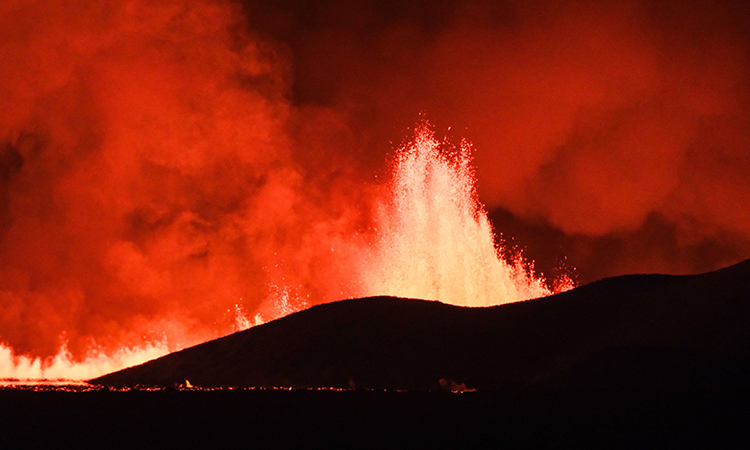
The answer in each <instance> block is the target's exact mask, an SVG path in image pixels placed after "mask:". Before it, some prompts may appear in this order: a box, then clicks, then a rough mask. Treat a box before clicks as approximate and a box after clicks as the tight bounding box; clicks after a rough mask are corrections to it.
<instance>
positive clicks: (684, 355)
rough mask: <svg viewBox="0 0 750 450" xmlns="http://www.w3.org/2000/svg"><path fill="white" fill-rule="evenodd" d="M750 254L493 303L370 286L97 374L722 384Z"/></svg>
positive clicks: (748, 326)
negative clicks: (674, 272)
mask: <svg viewBox="0 0 750 450" xmlns="http://www.w3.org/2000/svg"><path fill="white" fill-rule="evenodd" d="M748 361H750V260H747V261H744V262H742V263H739V264H737V265H734V266H731V267H727V268H725V269H722V270H718V271H716V272H710V273H705V274H700V275H687V276H670V275H627V276H621V277H615V278H608V279H604V280H601V281H598V282H595V283H592V284H589V285H586V286H582V287H579V288H576V289H574V290H571V291H568V292H564V293H561V294H557V295H554V296H550V297H545V298H540V299H535V300H529V301H525V302H519V303H512V304H506V305H501V306H495V307H490V308H464V307H457V306H451V305H446V304H443V303H439V302H435V301H425V300H413V299H402V298H393V297H371V298H363V299H353V300H344V301H340V302H335V303H329V304H325V305H319V306H314V307H312V308H310V309H308V310H305V311H301V312H298V313H295V314H292V315H290V316H287V317H284V318H282V319H279V320H276V321H274V322H270V323H268V324H265V325H262V326H258V327H254V328H251V329H248V330H245V331H242V332H238V333H235V334H232V335H229V336H226V337H223V338H220V339H216V340H213V341H209V342H206V343H203V344H200V345H197V346H195V347H191V348H188V349H185V350H182V351H179V352H175V353H172V354H169V355H167V356H164V357H162V358H159V359H156V360H153V361H150V362H147V363H145V364H142V365H140V366H135V367H132V368H128V369H124V370H121V371H118V372H114V373H111V374H108V375H105V376H102V377H100V378H97V379H94V380H91V381H90V382H91V383H93V384H100V385H106V386H135V385H142V386H162V387H169V386H174V385H177V384H181V383H183V382H184V381H185V380H186V379H187V380H189V381H190V383H192V384H193V385H195V386H201V387H221V386H234V387H261V386H265V387H296V388H316V387H334V388H352V387H357V388H370V389H407V390H434V389H440V388H441V380H442V386H443V387H445V386H451V385H453V386H454V388H455V387H457V386H460V384H464V385H465V386H466V387H467V388H473V389H480V390H487V389H495V390H498V389H522V390H523V389H535V388H537V387H539V386H547V387H562V388H565V387H570V386H573V387H576V388H577V389H580V388H585V389H588V388H591V389H606V390H611V389H616V390H619V391H620V392H622V393H624V394H627V392H628V391H631V390H632V391H639V392H640V391H643V390H649V389H656V390H665V389H666V390H669V389H693V388H701V389H704V388H711V387H713V386H719V387H721V386H727V385H734V384H737V383H745V380H747V379H748V374H750V369H749V368H750V364H749V363H748Z"/></svg>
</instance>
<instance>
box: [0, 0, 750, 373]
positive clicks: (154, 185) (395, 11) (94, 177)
mask: <svg viewBox="0 0 750 450" xmlns="http://www.w3.org/2000/svg"><path fill="white" fill-rule="evenodd" d="M530 5H531V6H530ZM748 23H750V12H749V11H748V8H747V7H746V6H745V5H743V4H742V3H740V2H708V1H705V2H703V1H694V2H675V3H673V4H669V3H664V2H658V3H657V2H646V1H613V2H589V1H580V2H565V4H564V5H561V4H560V3H559V2H532V3H531V4H529V3H528V2H513V1H511V2H481V1H478V2H473V1H446V2H442V3H439V4H438V3H435V2H424V3H421V2H414V3H409V4H406V5H404V4H403V3H402V2H393V3H389V2H368V1H358V2H357V1H354V2H353V1H327V2H316V3H315V4H314V5H310V4H308V3H307V2H286V3H285V4H284V5H283V6H278V2H263V1H247V2H244V3H240V2H232V1H228V0H227V1H222V0H216V1H209V0H204V1H199V0H195V1H188V0H186V1H177V0H163V1H157V2H146V1H125V0H123V1H117V0H112V1H108V2H99V3H96V5H92V4H91V3H90V2H83V1H68V2H57V1H47V2H43V1H42V2H35V1H22V0H10V1H5V2H3V3H2V5H0V61H2V62H0V99H2V105H3V107H2V108H0V339H1V340H2V341H3V342H5V343H7V344H9V345H10V346H12V347H13V348H14V349H15V350H16V351H17V352H20V353H27V354H30V355H33V356H49V355H53V354H55V353H57V351H58V350H59V348H60V345H61V344H62V343H63V342H65V341H67V342H68V345H69V347H70V350H71V352H72V353H73V355H74V356H75V357H78V358H82V357H83V356H84V355H85V354H86V352H87V351H88V350H89V349H90V348H91V347H92V346H93V345H97V346H100V347H102V348H103V349H105V350H107V349H110V350H113V349H116V348H119V347H121V346H128V345H140V344H142V343H144V342H161V341H162V340H163V339H164V337H165V336H166V338H167V342H168V343H169V345H171V346H172V348H175V347H179V346H183V345H186V344H188V343H192V342H196V341H197V340H200V339H205V338H209V337H214V336H217V335H219V334H223V333H226V332H228V331H229V330H231V326H232V324H233V313H234V311H235V304H240V305H241V306H242V308H243V309H244V310H245V311H247V312H248V314H249V315H250V316H253V315H254V314H255V313H257V312H261V313H266V314H267V310H266V308H268V307H269V306H268V304H267V302H268V299H269V296H271V295H272V294H273V293H274V292H277V291H278V289H281V290H282V291H284V290H286V291H285V292H288V293H289V294H290V295H291V299H292V301H293V302H294V301H295V300H294V299H295V298H296V297H295V296H298V297H299V300H298V301H302V300H304V301H307V302H320V301H324V300H335V299H338V298H341V297H346V296H350V295H361V294H376V293H369V292H361V286H359V285H358V273H359V272H358V267H359V265H360V264H362V257H361V254H360V253H359V249H360V248H361V245H363V243H364V242H367V241H368V240H370V239H371V236H370V234H369V233H370V232H371V224H372V220H373V219H372V217H371V214H372V209H371V208H372V205H373V202H374V201H375V200H376V199H378V198H379V194H378V190H379V189H380V188H379V187H378V185H379V182H380V179H376V177H381V178H382V175H383V173H384V172H383V163H384V161H385V159H386V155H387V154H388V153H389V152H392V151H393V147H394V144H392V143H396V144H398V143H399V142H400V141H401V140H402V139H403V138H404V135H405V133H404V130H405V128H406V127H408V126H411V125H413V123H414V122H415V120H416V118H417V115H418V113H419V112H420V111H426V112H427V114H428V116H429V117H430V118H431V120H432V121H433V122H434V123H436V124H437V125H438V126H439V127H443V128H446V127H449V126H452V127H453V130H456V131H455V134H456V135H458V136H462V137H466V138H468V139H469V140H470V141H472V142H473V143H474V146H475V149H476V151H475V163H476V165H477V178H478V183H479V186H478V188H479V196H480V198H481V199H482V201H483V202H485V203H486V204H487V209H488V210H493V209H496V208H497V211H499V212H500V213H503V214H505V215H506V216H504V217H510V219H507V221H506V222H507V224H509V225H514V226H515V228H514V230H516V231H518V232H517V236H518V238H519V241H520V242H519V243H520V244H521V245H526V244H527V245H529V254H533V253H534V252H536V254H538V255H539V257H540V259H542V260H543V259H545V258H547V259H551V260H553V261H552V263H550V264H549V266H552V265H553V264H554V259H555V258H557V257H558V256H559V255H560V248H563V250H564V251H563V252H562V253H563V254H568V255H569V256H570V260H569V262H570V263H571V264H572V265H576V266H578V267H579V274H580V275H581V277H582V279H584V280H589V279H591V278H596V277H598V276H604V275H615V274H619V273H625V272H636V271H638V272H648V271H665V272H684V271H692V270H709V269H712V268H716V267H718V266H720V265H724V264H728V263H730V262H734V261H736V260H737V259H739V258H741V257H747V256H748V255H749V254H750V216H749V214H750V210H748V208H746V207H745V205H747V204H749V203H750V172H748V169H747V168H748V167H750V152H748V149H749V148H750V126H748V125H750V124H749V123H748V120H749V119H748V117H750V114H748V113H750V96H749V95H748V94H749V93H750V86H749V85H748V83H749V82H748V80H750V66H749V61H748V55H750V41H748V37H747V36H746V34H747V33H746V28H747V24H748ZM451 133H453V132H451ZM498 217H499V216H498ZM498 231H500V232H503V231H504V230H503V229H500V230H498ZM524 233H526V235H528V238H529V239H528V241H524V240H522V239H521V237H522V236H523V235H524ZM507 236H508V235H507V234H506V237H507ZM534 245H537V247H533V246H534ZM532 247H533V248H532ZM613 249H614V251H613ZM602 255H605V256H602ZM535 258H536V256H535ZM602 260H606V263H605V264H602ZM589 269H590V272H587V270H589ZM274 286H275V287H274ZM275 289H276V290H275ZM240 299H242V300H240Z"/></svg>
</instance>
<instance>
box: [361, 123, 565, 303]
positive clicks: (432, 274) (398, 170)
mask: <svg viewBox="0 0 750 450" xmlns="http://www.w3.org/2000/svg"><path fill="white" fill-rule="evenodd" d="M475 181H476V179H475V174H474V168H473V166H472V159H471V146H470V145H469V144H468V143H467V142H465V141H464V142H462V143H461V144H460V146H459V147H457V148H456V147H455V146H452V145H450V144H449V143H447V142H443V143H442V144H441V143H440V142H438V140H436V139H435V135H434V132H433V131H432V129H431V127H430V125H429V123H427V122H423V123H421V124H420V125H419V126H418V127H417V129H416V132H415V136H414V138H413V139H412V140H411V142H409V143H407V144H406V145H404V146H402V147H401V149H400V150H399V151H398V153H397V154H396V157H395V161H394V168H393V179H392V180H391V186H390V192H391V199H390V202H388V203H386V204H384V205H383V206H381V208H380V211H379V214H378V223H379V225H378V230H377V231H378V245H377V258H378V259H379V260H380V261H379V264H375V266H377V267H378V268H379V270H376V271H374V273H372V274H370V277H369V280H368V282H367V284H368V287H369V289H367V290H368V291H370V292H371V293H378V294H387V295H395V296H401V297H411V298H424V299H434V300H440V301H442V302H445V303H451V304H455V305H462V306H491V305H498V304H502V303H509V302H515V301H519V300H525V299H530V298H537V297H543V296H546V295H549V294H552V293H553V290H552V289H550V288H549V287H548V286H547V285H546V283H545V280H544V278H542V277H539V276H536V275H535V274H534V272H533V265H531V264H529V263H525V262H524V261H523V259H522V258H521V257H520V256H517V257H515V258H514V259H511V260H506V259H504V258H503V257H502V256H501V254H500V252H499V249H498V247H497V246H496V242H495V235H494V233H493V230H492V226H491V225H490V223H489V220H488V218H487V213H486V211H485V210H484V208H483V206H482V205H481V203H480V202H479V201H478V198H477V193H476V188H475ZM555 286H556V288H555V289H554V291H555V292H556V291H562V290H566V289H569V288H570V287H572V282H571V281H570V280H569V279H568V278H565V279H564V280H557V282H556V283H555Z"/></svg>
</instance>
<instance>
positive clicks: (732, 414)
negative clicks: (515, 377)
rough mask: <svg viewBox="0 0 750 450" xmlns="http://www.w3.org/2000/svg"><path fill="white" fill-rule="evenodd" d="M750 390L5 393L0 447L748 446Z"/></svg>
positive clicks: (0, 402) (0, 411)
mask: <svg viewBox="0 0 750 450" xmlns="http://www.w3.org/2000/svg"><path fill="white" fill-rule="evenodd" d="M749 411H750V390H748V389H747V387H741V386H737V387H734V388H731V389H730V388H724V389H721V390H700V391H680V392H660V393H656V394H654V393H652V394H637V393H636V394H634V393H632V392H622V393H621V392H616V391H614V392H613V391H608V392H602V391H600V390H597V389H584V388H578V389H575V390H570V389H568V390H563V391H560V390H557V391H555V390H546V391H543V392H526V393H514V394H509V393H499V392H469V393H460V394H458V393H449V392H384V391H379V392H378V391H357V390H355V391H343V392H336V391H306V390H293V391H273V390H244V391H237V390H235V391H228V390H224V391H178V390H160V391H128V392H123V391H109V390H97V391H89V392H60V391H51V392H34V391H28V390H12V389H6V390H1V391H0V423H2V434H0V448H30V447H32V448H71V447H79V448H80V447H92V448H123V447H127V448H186V447H187V448H227V447H229V448H236V447H240V448H305V449H312V448H403V447H410V448H431V449H439V448H502V449H513V448H603V449H618V448H632V449H642V448H659V449H668V448H717V449H718V448H722V449H723V448H750V420H749V419H750V414H749Z"/></svg>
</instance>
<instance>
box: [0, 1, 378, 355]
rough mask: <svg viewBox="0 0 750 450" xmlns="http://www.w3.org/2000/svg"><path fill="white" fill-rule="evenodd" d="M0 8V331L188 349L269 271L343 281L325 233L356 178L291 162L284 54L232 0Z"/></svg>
mask: <svg viewBox="0 0 750 450" xmlns="http://www.w3.org/2000/svg"><path fill="white" fill-rule="evenodd" d="M0 17H1V19H0V23H2V27H0V28H2V30H3V31H2V32H1V33H2V40H1V41H0V42H2V44H1V45H2V47H0V54H1V55H2V57H1V58H0V59H1V60H2V61H3V63H2V65H0V79H2V87H1V88H0V89H2V90H1V91H0V92H1V96H2V98H3V100H4V101H3V104H4V105H8V106H9V108H4V109H3V111H2V112H0V135H1V136H2V139H3V141H4V143H3V147H2V160H1V161H2V202H1V203H0V204H1V205H2V216H0V217H2V230H1V232H2V235H0V237H1V241H0V254H1V255H2V257H1V258H0V273H2V278H1V279H0V298H1V299H2V301H1V302H0V330H1V331H0V335H1V336H2V339H3V340H4V341H5V342H7V343H9V344H10V345H12V346H13V348H14V349H15V350H16V351H18V352H23V353H30V354H32V355H35V356H49V355H52V354H55V353H56V352H57V351H58V349H59V347H60V345H61V343H62V342H63V341H67V342H68V345H69V348H70V350H71V352H72V353H73V355H74V356H79V357H80V356H83V355H84V354H85V352H86V350H88V348H89V347H90V346H91V345H93V344H96V345H97V346H100V347H102V348H104V349H113V348H118V347H119V346H123V345H139V344H141V343H142V342H144V341H157V342H158V341H161V340H162V339H163V338H165V337H166V339H167V341H168V343H169V344H170V345H171V346H173V347H175V346H182V345H185V344H187V343H190V342H195V341H196V340H198V339H205V338H208V337H215V336H216V335H217V334H220V333H225V332H227V330H228V329H230V325H231V320H232V314H231V312H233V311H234V305H235V304H236V303H240V304H242V303H243V302H244V303H245V305H246V307H245V309H247V310H249V311H255V310H256V309H257V308H258V307H259V304H260V302H261V301H262V300H263V299H265V298H266V297H267V296H268V295H269V292H268V291H269V286H270V284H269V283H275V284H284V283H289V284H290V285H291V286H292V287H294V288H297V286H299V285H302V286H303V287H307V286H305V285H306V284H309V283H310V282H312V281H315V283H316V284H315V286H311V287H310V289H306V293H308V294H309V293H315V294H317V295H318V297H322V296H323V294H325V293H327V291H326V289H327V286H328V283H330V284H332V285H333V284H335V285H336V288H337V290H338V291H341V288H339V286H338V283H336V281H335V280H339V279H341V278H339V277H332V276H331V274H327V273H326V271H327V270H330V269H329V268H330V266H331V264H330V262H329V261H328V259H330V256H329V255H328V253H330V251H331V250H332V246H333V245H334V244H335V243H332V242H331V241H330V240H328V238H329V237H330V239H331V240H334V239H336V236H337V235H338V234H340V233H341V232H343V231H346V232H347V233H348V234H351V233H352V230H353V228H352V225H351V224H350V223H349V220H350V219H352V220H354V219H356V217H355V216H356V215H357V213H356V210H353V209H352V210H350V209H347V210H346V211H344V210H342V205H352V204H355V200H356V199H355V198H353V197H354V196H355V195H357V191H354V190H351V189H349V190H343V189H333V188H329V189H328V191H331V192H332V193H331V194H330V195H325V197H323V196H322V195H321V194H318V193H317V187H316V182H315V180H314V177H313V176H308V175H307V174H306V173H305V168H304V167H303V166H301V165H300V164H298V163H297V162H296V161H295V160H294V158H293V156H292V151H291V147H292V138H291V137H290V136H291V134H290V132H289V130H288V129H289V128H290V127H291V125H290V124H293V122H294V120H293V118H292V115H293V113H292V111H291V107H290V105H289V103H288V101H287V97H286V95H287V92H288V91H289V88H290V84H289V83H290V79H289V68H288V65H289V61H288V59H287V57H286V56H284V52H283V49H280V48H277V47H275V46H274V45H273V44H271V43H269V42H267V41H265V40H263V39H259V38H257V37H256V36H254V35H253V33H252V31H251V30H248V29H247V28H246V26H245V24H244V22H243V15H242V12H241V10H240V9H239V8H238V6H237V5H235V4H232V3H228V2H223V1H217V2H210V1H192V2H191V1H188V2H182V1H161V2H145V1H144V2H139V1H137V2H125V1H110V2H106V3H104V4H100V3H97V4H96V5H93V6H92V5H91V4H90V3H89V2H24V1H20V2H10V3H7V2H6V3H4V4H3V6H2V11H1V13H0ZM331 184H339V183H331ZM363 191H364V190H363V189H360V190H359V192H363ZM344 193H347V194H346V195H344ZM348 193H351V194H348ZM303 194H304V195H303ZM316 196H317V197H316ZM349 197H352V198H349ZM351 211H354V212H351ZM321 247H323V248H324V249H325V250H327V251H328V253H326V252H325V251H321V250H320V248H321ZM344 258H345V255H344ZM282 262H283V264H282ZM337 275H338V274H337ZM345 275H346V274H340V276H345ZM282 287H283V286H282ZM323 298H325V297H323ZM241 299H244V300H241Z"/></svg>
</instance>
